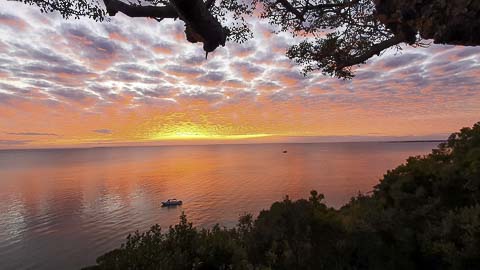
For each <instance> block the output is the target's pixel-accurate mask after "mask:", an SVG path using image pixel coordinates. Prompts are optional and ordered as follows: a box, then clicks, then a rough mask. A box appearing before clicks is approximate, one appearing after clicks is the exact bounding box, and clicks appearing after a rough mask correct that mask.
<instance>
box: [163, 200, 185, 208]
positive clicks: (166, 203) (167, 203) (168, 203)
mask: <svg viewBox="0 0 480 270" xmlns="http://www.w3.org/2000/svg"><path fill="white" fill-rule="evenodd" d="M181 204H182V201H179V200H177V199H168V200H166V201H164V202H162V207H166V206H177V205H181Z"/></svg>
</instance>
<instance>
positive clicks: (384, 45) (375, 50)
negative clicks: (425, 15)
mask: <svg viewBox="0 0 480 270" xmlns="http://www.w3.org/2000/svg"><path fill="white" fill-rule="evenodd" d="M405 41H406V38H405V37H404V36H403V35H395V36H393V37H392V38H390V39H387V40H384V41H382V42H380V43H377V44H375V45H373V46H372V47H371V48H370V49H369V50H368V51H366V52H365V53H363V54H361V55H359V56H357V57H353V58H350V59H349V60H347V61H344V62H342V63H341V64H340V65H337V66H335V71H341V70H342V69H344V68H346V67H351V66H354V65H358V64H362V63H365V62H366V61H367V60H368V59H370V58H372V57H373V56H375V55H380V53H381V52H382V51H384V50H385V49H388V48H390V47H393V46H395V45H398V44H400V43H402V42H405Z"/></svg>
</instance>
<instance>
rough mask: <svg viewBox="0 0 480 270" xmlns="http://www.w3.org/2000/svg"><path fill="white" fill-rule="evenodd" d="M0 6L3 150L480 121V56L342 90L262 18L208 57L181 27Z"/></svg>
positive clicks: (373, 67) (401, 59) (266, 137)
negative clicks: (306, 69) (242, 37)
mask: <svg viewBox="0 0 480 270" xmlns="http://www.w3.org/2000/svg"><path fill="white" fill-rule="evenodd" d="M0 1H1V2H2V3H1V4H2V7H5V8H2V11H0V148H35V147H72V146H73V147H76V146H97V145H130V144H152V143H153V144H156V143H161V144H162V143H164V144H171V143H239V142H241V143H244V142H282V141H288V142H295V141H298V142H303V141H332V140H333V141H338V140H347V141H349V140H376V139H398V138H400V139H408V138H445V136H446V134H449V133H451V132H454V131H457V130H458V129H459V128H461V127H463V126H471V125H472V124H473V123H475V122H477V121H479V120H480V89H479V87H478V84H479V80H480V79H479V78H480V76H479V74H480V49H479V48H475V47H452V46H432V47H430V48H428V49H412V48H406V49H405V50H404V51H403V52H402V54H401V55H396V56H395V55H393V53H392V52H390V53H386V54H385V55H383V56H381V57H376V58H374V59H372V60H371V61H369V62H368V63H367V64H366V65H364V66H362V67H360V68H358V69H357V77H356V78H354V79H353V80H352V81H341V80H337V79H333V78H329V77H325V76H323V75H321V74H320V73H313V74H310V75H309V76H307V77H303V76H302V75H301V74H300V72H299V70H298V68H297V67H296V66H295V65H294V64H292V63H291V61H290V60H288V59H287V58H286V57H285V56H284V51H285V49H286V48H287V47H288V45H289V44H292V43H293V42H295V40H294V39H293V38H291V37H289V36H288V35H287V34H278V35H271V34H270V31H271V29H270V28H269V26H268V25H266V24H265V23H264V22H260V21H252V28H253V30H254V35H255V39H253V40H251V41H249V42H247V43H245V44H235V43H228V44H227V46H226V47H225V48H219V49H217V50H216V51H215V52H214V53H212V54H210V55H209V59H208V60H205V59H204V53H203V51H202V48H201V45H200V44H190V43H188V42H187V41H185V38H184V34H183V26H182V24H181V23H179V22H168V21H165V22H161V23H158V22H156V21H153V20H147V19H130V18H127V17H125V16H121V15H120V16H117V17H115V18H114V19H112V21H111V22H105V23H96V22H93V21H90V20H86V19H85V20H84V19H82V20H70V21H66V20H63V19H62V18H60V17H59V16H58V15H56V14H41V13H39V12H38V11H37V10H36V9H35V8H32V7H27V6H24V5H22V4H19V3H10V2H7V1H4V0H0ZM416 136H420V137H416Z"/></svg>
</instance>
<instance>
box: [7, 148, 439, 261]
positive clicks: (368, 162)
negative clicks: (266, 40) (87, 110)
mask: <svg viewBox="0 0 480 270" xmlns="http://www.w3.org/2000/svg"><path fill="white" fill-rule="evenodd" d="M437 144H438V143H437V142H402V143H392V142H390V143H388V142H368V143H310V144H249V145H202V146H158V147H114V148H88V149H49V150H2V151H0V269H5V270H8V269H79V268H81V267H84V266H88V265H91V264H94V262H95V258H96V257H98V256H99V255H101V254H103V253H105V252H107V251H109V250H111V249H113V248H116V247H119V246H120V244H121V243H122V242H123V241H124V240H125V237H126V235H127V234H128V233H131V232H133V231H135V230H139V231H145V230H147V229H148V228H149V227H150V226H151V225H153V224H156V223H158V224H160V225H161V226H162V228H168V226H169V225H172V224H175V223H176V222H178V217H179V216H180V214H181V213H182V212H185V214H186V215H187V218H188V219H189V221H191V222H193V223H194V225H195V226H201V227H210V226H212V225H214V224H216V223H218V224H220V225H221V226H226V227H231V226H234V225H235V224H236V222H237V220H238V217H239V216H240V215H242V214H245V213H251V214H253V215H257V214H258V213H259V211H261V210H262V209H267V208H268V207H269V206H270V205H271V204H272V203H273V202H274V201H278V200H282V199H283V198H284V197H285V196H286V195H288V196H289V197H290V198H292V199H298V198H307V197H308V196H309V192H310V190H312V189H315V190H317V191H318V192H319V193H323V194H324V195H325V202H326V203H327V204H328V205H329V206H331V207H336V208H339V207H341V206H342V205H343V204H345V203H347V202H348V201H349V199H350V198H351V197H352V196H355V195H356V194H358V193H368V192H370V191H372V189H373V187H374V186H375V185H376V184H377V183H378V181H379V179H381V177H382V176H383V174H384V173H386V171H387V170H389V169H393V168H395V167H396V166H398V165H400V164H401V163H403V162H405V160H406V158H408V157H409V156H412V155H423V154H427V153H429V152H430V151H431V149H433V148H435V147H436V146H437ZM284 151H286V153H284ZM169 198H177V199H180V200H182V201H183V205H182V206H179V207H174V208H162V207H161V201H163V200H166V199H169Z"/></svg>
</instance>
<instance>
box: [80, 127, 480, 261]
mask: <svg viewBox="0 0 480 270" xmlns="http://www.w3.org/2000/svg"><path fill="white" fill-rule="evenodd" d="M323 199H324V196H323V195H322V194H318V193H317V192H316V191H312V192H311V194H310V198H309V199H300V200H296V201H292V200H290V199H289V198H288V197H286V198H285V199H284V200H283V201H280V202H275V203H273V204H272V205H271V207H270V208H269V209H268V210H265V211H262V212H260V214H259V215H258V217H257V218H256V219H253V217H252V215H245V216H242V217H241V218H240V220H239V223H238V225H237V226H235V227H234V228H231V229H229V228H223V227H220V226H218V225H217V226H214V227H213V228H211V229H199V228H195V227H193V226H192V224H191V223H189V222H188V221H187V218H186V216H185V215H183V214H182V216H181V217H180V222H179V223H178V224H177V225H175V226H171V227H170V228H169V229H168V230H167V231H166V232H162V230H161V229H160V227H159V226H158V225H155V226H153V227H152V228H151V229H150V230H149V231H147V232H145V233H139V232H136V233H134V234H132V235H129V236H128V237H127V241H126V243H124V244H123V245H122V246H121V247H120V248H118V249H115V250H113V251H110V252H108V253H106V254H104V255H102V256H100V257H99V258H98V259H97V265H95V266H91V267H87V268H85V269H180V270H182V269H185V270H186V269H188V270H192V269H219V270H221V269H225V270H226V269H251V270H254V269H255V270H256V269H258V270H260V269H279V270H281V269H285V270H286V269H320V270H321V269H329V270H330V269H332V270H337V269H338V270H360V269H379V270H380V269H382V270H387V269H392V270H394V269H439V270H443V269H480V122H479V123H477V124H475V125H474V126H473V127H472V128H464V129H462V130H461V131H460V132H457V133H454V134H452V135H451V136H450V137H449V138H448V140H447V141H446V142H444V143H442V144H440V145H439V147H438V149H434V150H433V151H432V153H430V154H428V155H425V156H416V157H410V158H408V159H407V161H406V163H405V164H402V165H400V166H398V167H397V168H395V169H393V170H390V171H388V172H387V173H386V174H385V175H384V177H383V179H382V180H381V181H380V183H379V184H378V185H376V186H375V187H374V190H373V192H372V194H370V195H363V194H360V195H358V196H356V197H354V198H352V199H351V200H350V202H349V203H347V204H346V205H344V206H343V207H342V208H340V209H333V208H330V207H328V206H327V205H326V204H325V203H323Z"/></svg>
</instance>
